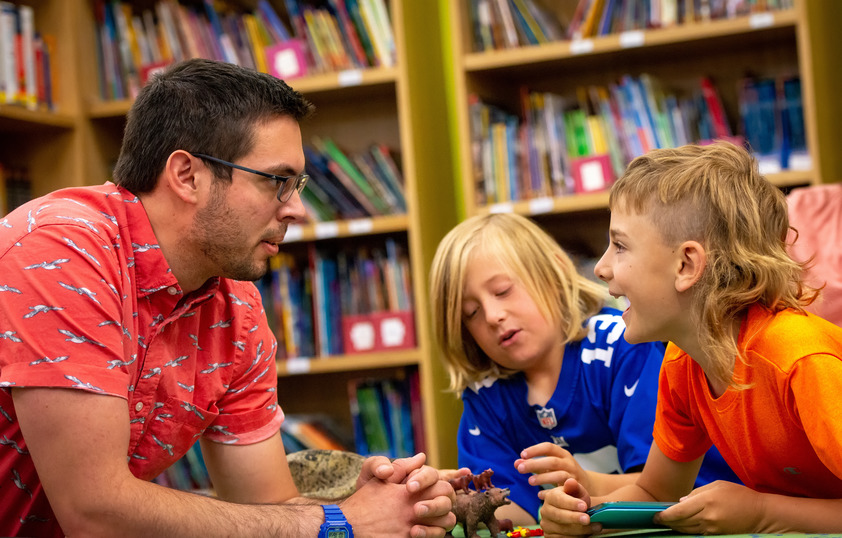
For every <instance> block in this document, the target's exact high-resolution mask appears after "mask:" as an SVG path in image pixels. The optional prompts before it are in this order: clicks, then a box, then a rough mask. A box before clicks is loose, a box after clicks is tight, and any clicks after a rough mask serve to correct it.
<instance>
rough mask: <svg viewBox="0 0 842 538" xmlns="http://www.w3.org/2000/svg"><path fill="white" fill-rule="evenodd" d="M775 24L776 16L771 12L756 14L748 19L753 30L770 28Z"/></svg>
mask: <svg viewBox="0 0 842 538" xmlns="http://www.w3.org/2000/svg"><path fill="white" fill-rule="evenodd" d="M773 24H775V14H774V13H772V12H771V11H767V12H765V13H754V14H752V15H751V16H750V17H749V18H748V25H749V26H751V27H752V28H768V27H770V26H772V25H773Z"/></svg>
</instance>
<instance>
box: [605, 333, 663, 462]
mask: <svg viewBox="0 0 842 538" xmlns="http://www.w3.org/2000/svg"><path fill="white" fill-rule="evenodd" d="M621 342H622V343H621V344H619V345H618V347H617V350H616V351H615V356H616V357H617V359H618V366H619V367H618V368H617V371H616V375H615V377H614V380H613V386H612V389H611V399H612V405H611V408H610V411H609V424H610V425H611V429H612V431H613V432H614V436H615V439H616V440H617V455H618V458H619V460H620V465H621V466H622V468H623V471H624V472H629V471H630V470H639V469H638V467H641V466H643V465H644V464H645V463H646V458H647V457H648V456H649V449H650V448H651V446H652V429H653V427H654V424H655V407H656V401H657V395H658V374H659V372H660V369H661V361H662V359H663V357H664V346H663V344H661V343H660V342H652V343H644V344H629V343H627V342H626V341H625V340H624V339H621Z"/></svg>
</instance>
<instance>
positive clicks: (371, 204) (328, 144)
mask: <svg viewBox="0 0 842 538" xmlns="http://www.w3.org/2000/svg"><path fill="white" fill-rule="evenodd" d="M313 144H314V146H316V148H318V149H319V150H320V151H321V152H322V154H324V155H326V156H327V157H329V159H330V161H331V162H332V163H335V166H331V164H330V163H329V164H328V166H329V167H331V171H332V172H334V174H336V173H337V170H339V171H340V173H344V174H341V175H340V179H341V180H345V179H346V177H345V176H347V178H349V179H350V180H351V182H353V183H352V184H353V185H355V186H356V189H353V188H352V187H350V185H349V184H348V183H345V185H346V187H348V190H349V191H351V192H354V193H358V195H357V201H358V202H360V203H361V204H363V206H364V207H366V209H369V208H370V209H369V211H370V214H371V215H385V214H388V213H389V207H388V205H387V204H386V203H385V202H384V201H383V200H381V199H380V198H378V197H377V196H376V195H375V193H374V191H373V190H372V188H371V185H369V182H368V181H367V180H366V178H365V177H364V176H363V175H362V173H360V171H359V170H358V169H357V167H356V166H354V163H352V162H351V160H350V159H348V157H347V156H346V155H345V153H343V152H342V150H341V149H339V146H337V145H336V143H335V142H334V141H333V140H332V139H330V138H323V137H314V138H313ZM371 209H373V211H371Z"/></svg>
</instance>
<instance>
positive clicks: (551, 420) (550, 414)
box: [535, 407, 558, 430]
mask: <svg viewBox="0 0 842 538" xmlns="http://www.w3.org/2000/svg"><path fill="white" fill-rule="evenodd" d="M535 414H536V415H538V422H540V423H541V426H543V427H545V428H547V429H548V430H551V429H553V428H555V427H556V426H558V421H557V420H556V419H555V409H547V408H546V407H542V408H541V409H538V410H537V411H535Z"/></svg>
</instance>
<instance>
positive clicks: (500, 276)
mask: <svg viewBox="0 0 842 538" xmlns="http://www.w3.org/2000/svg"><path fill="white" fill-rule="evenodd" d="M462 320H463V322H464V323H465V326H466V327H467V328H468V331H469V332H470V333H471V336H472V337H473V338H474V340H475V341H476V343H477V344H478V345H479V347H480V348H482V350H483V351H485V353H486V354H487V355H488V356H489V357H490V358H491V360H493V361H494V362H496V363H497V364H498V365H500V366H503V367H505V368H510V369H513V370H522V371H529V370H530V369H532V368H541V367H543V366H544V365H545V364H546V362H547V360H548V357H549V356H550V354H551V353H554V352H560V350H561V349H563V344H562V343H561V342H562V336H563V335H562V333H561V327H560V325H561V324H560V323H558V324H552V323H551V322H550V321H549V320H547V319H546V318H545V317H544V315H543V314H542V312H541V310H540V309H539V308H538V305H537V304H536V303H535V301H534V300H533V299H532V297H531V296H530V295H529V293H527V291H526V288H524V286H523V285H522V284H521V283H520V281H519V280H517V279H516V278H515V277H514V276H513V275H512V274H511V273H510V272H509V271H508V270H507V269H506V268H505V267H504V266H503V265H502V264H501V263H500V262H499V261H497V260H496V259H495V258H494V257H492V256H487V255H484V254H481V253H480V254H475V255H474V256H472V258H471V260H470V261H469V263H468V266H467V267H466V273H465V287H464V289H463V296H462ZM560 356H561V355H559V357H560Z"/></svg>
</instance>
